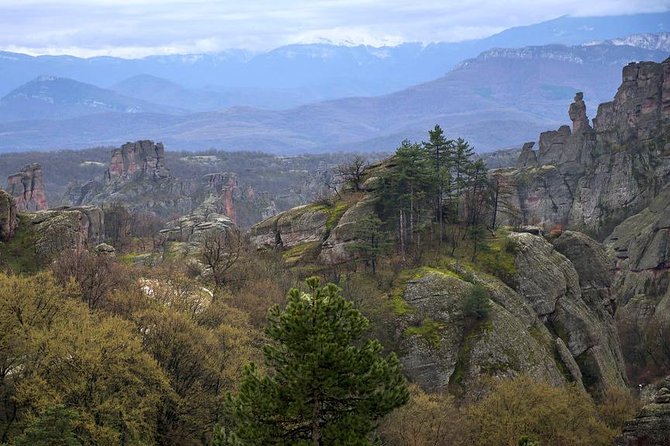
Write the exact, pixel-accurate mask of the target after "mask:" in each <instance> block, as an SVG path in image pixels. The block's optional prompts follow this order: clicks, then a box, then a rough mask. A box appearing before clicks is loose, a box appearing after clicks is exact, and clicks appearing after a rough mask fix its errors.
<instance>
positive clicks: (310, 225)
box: [249, 204, 330, 249]
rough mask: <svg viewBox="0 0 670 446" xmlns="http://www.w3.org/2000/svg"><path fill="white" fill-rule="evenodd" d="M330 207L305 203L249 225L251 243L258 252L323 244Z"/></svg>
mask: <svg viewBox="0 0 670 446" xmlns="http://www.w3.org/2000/svg"><path fill="white" fill-rule="evenodd" d="M329 215H330V212H329V206H326V205H320V204H308V205H304V206H298V207H296V208H293V209H290V210H288V211H285V212H282V213H280V214H277V215H275V216H273V217H270V218H268V219H266V220H263V221H262V222H260V223H258V224H256V225H254V226H252V228H251V230H250V231H249V234H250V240H251V243H252V244H253V245H254V246H255V247H256V248H258V249H261V248H266V249H267V248H270V249H274V248H276V247H283V248H291V247H293V246H296V245H300V244H303V243H312V242H322V241H323V240H324V239H325V237H326V234H327V228H326V223H327V222H328V217H329Z"/></svg>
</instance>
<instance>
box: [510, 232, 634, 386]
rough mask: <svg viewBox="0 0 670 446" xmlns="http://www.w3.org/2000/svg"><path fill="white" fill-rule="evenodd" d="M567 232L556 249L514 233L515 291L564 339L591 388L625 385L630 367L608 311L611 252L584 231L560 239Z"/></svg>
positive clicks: (585, 381) (537, 238) (550, 329)
mask: <svg viewBox="0 0 670 446" xmlns="http://www.w3.org/2000/svg"><path fill="white" fill-rule="evenodd" d="M564 236H565V237H566V239H564V240H563V241H557V242H556V245H557V248H555V247H554V246H552V245H551V244H550V243H549V242H547V241H546V240H544V238H542V237H539V236H535V235H532V234H527V233H524V234H512V235H511V236H510V237H511V238H512V239H513V240H515V242H516V244H517V246H518V254H517V257H516V261H515V264H516V268H517V271H518V273H517V280H516V282H517V284H518V285H517V286H516V290H517V291H518V293H519V294H520V295H521V296H523V297H524V298H525V299H526V300H527V301H528V302H529V303H530V305H531V306H532V308H533V310H534V311H535V313H536V314H537V315H538V317H539V318H540V319H541V320H542V321H543V322H544V323H545V325H546V326H547V328H548V329H549V331H550V332H551V333H554V334H555V335H556V336H557V337H559V338H561V340H562V341H563V342H564V343H565V345H566V346H567V348H568V350H569V352H570V354H571V356H572V357H573V358H574V359H575V361H576V363H577V364H578V366H579V370H580V372H581V375H582V376H583V377H584V379H583V382H584V385H585V386H586V388H587V389H590V390H593V391H605V390H607V389H609V388H612V387H623V386H624V385H625V382H626V378H625V369H624V363H623V356H622V354H621V351H620V348H619V338H618V335H617V332H616V328H615V323H614V319H613V317H612V315H611V313H610V310H609V309H610V308H611V301H610V291H609V286H608V284H609V283H610V282H609V280H611V279H608V275H609V274H610V273H609V270H608V269H607V260H606V256H605V254H604V252H603V251H602V249H601V248H599V247H598V245H597V243H596V242H595V241H593V240H589V239H588V237H586V236H584V235H583V234H576V233H571V232H567V233H564V234H562V235H561V236H560V237H559V239H558V240H560V239H561V238H562V237H564ZM580 246H581V249H580ZM559 250H563V251H564V252H565V253H566V254H567V255H569V256H570V257H571V258H568V257H566V256H565V255H563V254H561V253H560V252H559ZM591 258H593V259H594V260H593V262H592V263H591V264H588V263H589V261H590V259H591ZM573 259H574V262H573V261H572V260H573Z"/></svg>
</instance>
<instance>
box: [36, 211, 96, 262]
mask: <svg viewBox="0 0 670 446" xmlns="http://www.w3.org/2000/svg"><path fill="white" fill-rule="evenodd" d="M30 224H31V226H32V230H33V231H34V232H35V235H36V239H35V251H36V252H37V254H39V255H40V256H44V257H46V258H54V257H56V256H58V255H59V254H60V253H61V252H63V251H66V250H70V249H75V250H83V249H90V248H93V247H95V246H97V245H99V244H100V243H102V242H103V239H104V214H103V212H102V210H101V209H100V208H97V207H94V206H80V207H61V208H56V209H50V210H48V211H39V212H36V213H35V214H32V219H31V221H30Z"/></svg>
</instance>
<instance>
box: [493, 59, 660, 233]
mask: <svg viewBox="0 0 670 446" xmlns="http://www.w3.org/2000/svg"><path fill="white" fill-rule="evenodd" d="M568 114H569V117H570V119H571V120H572V122H573V128H572V130H571V129H570V127H568V126H562V127H561V128H559V129H558V130H556V131H550V132H544V133H542V134H541V135H540V141H539V150H538V151H537V152H536V153H534V152H533V153H534V154H535V157H536V159H537V165H535V163H534V162H533V153H531V151H529V150H528V148H526V150H525V151H522V154H521V157H520V158H519V161H518V164H517V168H516V169H511V170H507V171H506V175H508V176H509V177H511V178H512V179H513V180H514V183H515V184H516V185H517V194H518V197H517V200H518V206H519V208H520V209H521V211H522V214H523V217H524V220H525V223H530V224H538V225H542V226H544V227H545V228H546V229H550V228H552V227H554V226H555V225H557V224H558V225H561V226H563V227H568V228H576V229H580V230H583V231H586V232H588V233H591V234H594V235H596V236H597V237H598V238H600V239H602V238H604V237H605V236H607V235H608V234H609V233H610V232H611V230H612V229H613V228H614V227H615V226H616V225H617V224H619V223H620V222H622V221H623V220H624V219H625V218H627V217H628V216H630V215H633V214H635V213H637V212H639V211H641V210H642V209H643V208H644V207H645V206H647V205H648V204H649V203H650V202H651V200H652V199H653V198H654V197H655V196H656V195H657V194H658V192H659V190H660V189H661V188H662V187H663V186H664V185H665V184H666V183H667V182H668V178H670V59H668V60H666V61H664V62H663V63H660V64H659V63H654V62H641V63H632V64H629V65H628V66H626V67H625V68H624V69H623V82H622V84H621V86H620V87H619V90H618V91H617V93H616V95H615V97H614V100H613V101H612V102H607V103H604V104H601V105H600V106H599V107H598V112H597V115H596V118H595V119H594V120H593V128H591V127H590V126H589V124H588V119H587V117H586V114H585V104H584V99H583V95H581V94H577V95H576V96H575V101H574V102H573V104H572V105H571V106H570V109H569V112H568Z"/></svg>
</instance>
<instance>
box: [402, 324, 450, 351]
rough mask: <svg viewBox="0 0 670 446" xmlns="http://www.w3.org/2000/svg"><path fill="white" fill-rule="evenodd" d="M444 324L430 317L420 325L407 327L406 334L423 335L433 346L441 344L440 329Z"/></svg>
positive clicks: (436, 346)
mask: <svg viewBox="0 0 670 446" xmlns="http://www.w3.org/2000/svg"><path fill="white" fill-rule="evenodd" d="M441 329H442V326H441V325H440V324H439V323H437V322H435V321H434V320H432V319H430V318H426V319H424V320H423V321H422V322H421V325H419V326H418V327H407V328H406V329H405V335H407V336H415V335H418V336H422V337H423V338H424V339H425V340H426V342H428V344H429V345H430V346H431V347H433V348H438V347H439V346H440V330H441Z"/></svg>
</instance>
